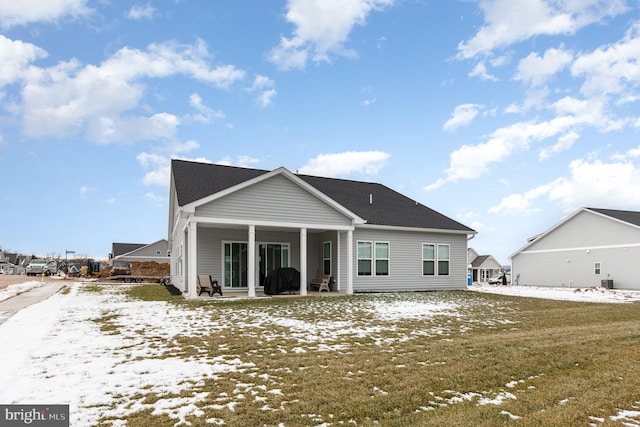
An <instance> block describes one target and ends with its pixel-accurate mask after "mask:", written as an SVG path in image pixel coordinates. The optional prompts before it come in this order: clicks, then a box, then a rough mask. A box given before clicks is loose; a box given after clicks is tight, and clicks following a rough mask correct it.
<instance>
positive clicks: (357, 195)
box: [168, 160, 476, 298]
mask: <svg viewBox="0 0 640 427" xmlns="http://www.w3.org/2000/svg"><path fill="white" fill-rule="evenodd" d="M170 185H171V187H170V200H169V224H168V225H169V229H168V233H169V251H170V253H171V281H172V283H173V284H174V286H176V287H177V288H178V289H179V290H181V291H182V292H183V293H184V294H185V296H186V297H187V298H196V297H197V295H196V282H197V277H198V275H200V274H206V275H210V276H211V277H212V278H213V279H216V280H218V281H219V282H220V284H221V285H222V286H223V290H225V289H226V290H231V289H233V290H243V291H245V292H247V294H248V295H249V296H255V292H256V290H260V289H262V288H261V287H262V285H263V281H264V279H265V277H266V276H268V275H269V274H270V273H271V272H272V271H273V270H274V269H276V268H280V267H294V268H296V269H297V270H298V271H299V272H300V282H301V283H302V286H301V289H300V294H302V295H305V294H306V293H307V284H308V283H309V282H310V281H311V280H312V279H314V278H315V277H317V276H319V275H323V274H329V275H331V277H332V279H333V280H332V283H331V285H330V286H331V289H332V290H338V291H342V292H345V293H347V294H351V293H354V292H385V291H425V290H442V289H465V288H466V277H467V268H466V258H467V238H468V236H469V235H474V234H475V233H476V232H475V231H474V230H472V229H471V228H469V227H466V226H464V225H462V224H460V223H459V222H457V221H454V220H453V219H451V218H448V217H446V216H444V215H442V214H440V213H438V212H436V211H434V210H432V209H430V208H428V207H426V206H424V205H422V204H420V203H418V202H416V201H414V200H411V199H409V198H408V197H405V196H403V195H402V194H400V193H397V192H396V191H393V190H391V189H389V188H387V187H385V186H383V185H381V184H375V183H368V182H358V181H349V180H343V179H332V178H321V177H316V176H308V175H297V174H294V173H292V172H290V171H288V170H287V169H285V168H278V169H275V170H272V171H267V170H259V169H247V168H240V167H232V166H222V165H214V164H207V163H196V162H188V161H183V160H173V161H172V162H171V182H170Z"/></svg>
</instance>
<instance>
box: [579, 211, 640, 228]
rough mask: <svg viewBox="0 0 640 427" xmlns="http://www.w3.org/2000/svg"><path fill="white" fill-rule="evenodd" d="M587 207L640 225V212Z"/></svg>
mask: <svg viewBox="0 0 640 427" xmlns="http://www.w3.org/2000/svg"><path fill="white" fill-rule="evenodd" d="M587 209H588V210H590V211H593V212H598V213H601V214H603V215H607V216H610V217H611V218H615V219H618V220H620V221H624V222H628V223H629V224H633V225H637V226H639V227H640V212H636V211H619V210H615V209H596V208H587Z"/></svg>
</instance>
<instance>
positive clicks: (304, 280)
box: [300, 228, 307, 295]
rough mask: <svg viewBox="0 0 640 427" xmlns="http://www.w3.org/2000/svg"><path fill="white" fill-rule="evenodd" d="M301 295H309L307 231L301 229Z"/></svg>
mask: <svg viewBox="0 0 640 427" xmlns="http://www.w3.org/2000/svg"><path fill="white" fill-rule="evenodd" d="M300 295H307V229H306V228H301V229H300Z"/></svg>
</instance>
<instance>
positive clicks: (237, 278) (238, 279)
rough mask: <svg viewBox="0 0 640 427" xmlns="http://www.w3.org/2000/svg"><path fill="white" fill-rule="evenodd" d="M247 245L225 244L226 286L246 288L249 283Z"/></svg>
mask: <svg viewBox="0 0 640 427" xmlns="http://www.w3.org/2000/svg"><path fill="white" fill-rule="evenodd" d="M247 272H248V264H247V244H246V243H234V242H227V243H225V244H224V286H225V287H229V288H246V287H247V286H248V282H247Z"/></svg>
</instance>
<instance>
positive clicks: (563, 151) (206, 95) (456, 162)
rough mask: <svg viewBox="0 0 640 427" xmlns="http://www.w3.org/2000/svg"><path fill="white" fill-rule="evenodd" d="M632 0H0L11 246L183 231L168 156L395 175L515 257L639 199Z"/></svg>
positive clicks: (381, 178)
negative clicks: (171, 228) (562, 225)
mask: <svg viewBox="0 0 640 427" xmlns="http://www.w3.org/2000/svg"><path fill="white" fill-rule="evenodd" d="M638 12H639V6H638V2H637V1H632V0H579V1H578V0H519V1H517V2H514V1H512V0H479V1H475V0H461V1H453V0H446V1H445V0H424V1H419V0H289V1H269V2H266V1H258V2H257V1H247V0H234V1H226V2H221V1H216V2H213V1H204V0H201V1H187V0H174V1H171V0H167V1H148V2H139V3H138V2H122V1H109V0H102V1H96V2H94V1H89V0H56V1H50V2H41V1H37V0H23V1H20V2H15V1H8V0H0V30H1V32H0V179H1V180H2V182H3V184H4V185H3V186H2V191H0V223H2V232H1V233H0V246H1V247H2V248H4V249H6V250H10V251H19V252H24V253H35V254H38V255H43V256H44V255H63V256H64V252H65V250H73V251H75V252H76V254H82V255H86V256H91V257H96V258H105V257H106V256H107V255H108V253H109V251H110V249H111V243H112V242H131V243H152V242H155V241H157V240H159V239H162V238H166V237H167V218H168V205H167V203H168V193H169V164H170V159H171V158H181V159H189V160H198V161H205V162H211V163H223V164H230V165H237V166H246V167H254V168H261V169H269V170H270V169H274V168H277V167H279V166H284V167H286V168H287V169H289V170H291V171H296V170H297V171H299V172H300V173H307V174H313V175H321V176H332V177H340V178H347V179H355V180H363V181H374V182H380V183H382V184H385V185H387V186H388V187H391V188H393V189H395V190H397V191H400V192H401V193H403V194H406V195H407V196H409V197H411V198H414V199H416V200H418V201H420V202H421V203H424V204H426V205H427V206H430V207H431V208H433V209H436V210H438V211H440V212H442V213H443V214H445V215H448V216H450V217H452V218H454V219H457V220H459V221H461V222H462V223H464V224H465V225H468V226H470V227H472V228H474V229H475V230H477V231H478V235H477V236H476V237H475V238H474V239H473V240H472V241H471V242H470V246H472V247H474V248H475V249H476V250H477V251H478V252H479V253H481V254H493V255H494V256H495V257H496V258H497V259H498V261H500V262H501V263H503V264H505V263H507V262H508V258H507V257H508V256H509V255H510V254H512V253H513V252H515V251H516V250H517V249H519V248H520V247H521V246H523V245H524V244H525V243H526V239H527V238H528V237H531V236H533V235H536V234H538V233H540V232H543V231H545V230H546V229H548V228H549V227H551V226H552V225H554V224H555V223H557V222H558V221H560V220H561V219H562V218H563V217H565V216H566V215H568V214H570V213H571V212H573V211H574V210H576V209H578V208H580V207H585V206H586V207H599V208H612V209H628V210H640V139H639V138H638V135H639V131H640V109H639V108H638V107H639V101H640V14H639V13H638Z"/></svg>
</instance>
